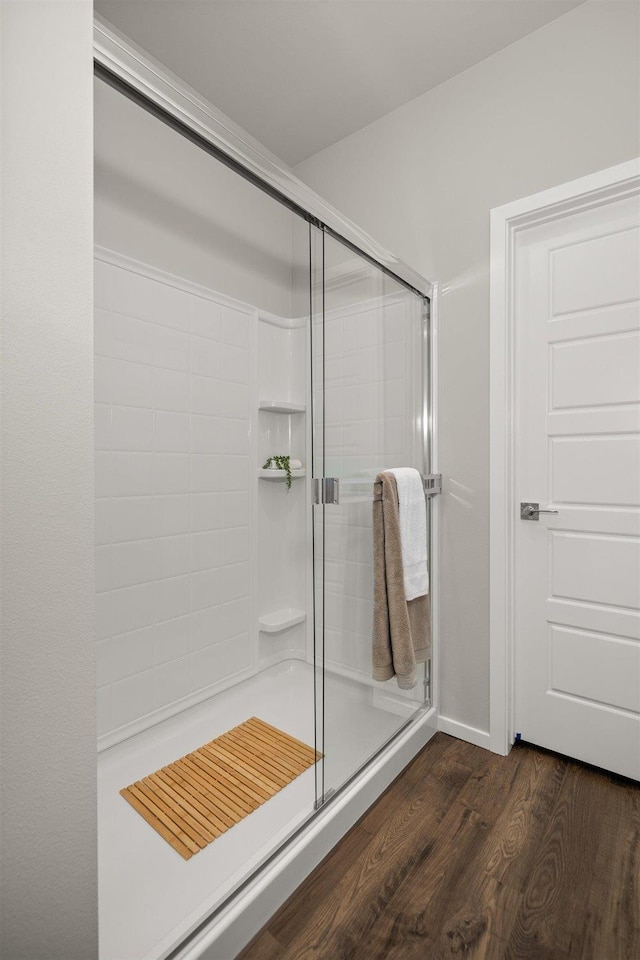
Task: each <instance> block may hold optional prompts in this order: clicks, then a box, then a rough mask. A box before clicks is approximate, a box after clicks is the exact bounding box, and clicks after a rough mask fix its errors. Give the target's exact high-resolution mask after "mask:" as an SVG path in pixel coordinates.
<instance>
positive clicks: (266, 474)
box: [258, 467, 305, 481]
mask: <svg viewBox="0 0 640 960" xmlns="http://www.w3.org/2000/svg"><path fill="white" fill-rule="evenodd" d="M304 475H305V472H304V467H303V468H302V469H301V470H292V471H291V479H292V480H298V479H299V478H300V477H304ZM258 476H259V477H260V479H261V480H280V481H282V480H286V479H287V471H286V470H258Z"/></svg>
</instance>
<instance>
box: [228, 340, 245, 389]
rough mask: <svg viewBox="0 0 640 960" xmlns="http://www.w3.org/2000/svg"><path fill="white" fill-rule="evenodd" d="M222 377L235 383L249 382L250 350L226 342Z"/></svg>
mask: <svg viewBox="0 0 640 960" xmlns="http://www.w3.org/2000/svg"><path fill="white" fill-rule="evenodd" d="M222 378H223V380H231V381H233V382H234V383H249V351H248V350H243V349H242V348H241V347H233V346H231V345H229V344H225V348H224V356H223V358H222Z"/></svg>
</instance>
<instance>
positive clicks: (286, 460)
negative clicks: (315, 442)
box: [262, 454, 291, 490]
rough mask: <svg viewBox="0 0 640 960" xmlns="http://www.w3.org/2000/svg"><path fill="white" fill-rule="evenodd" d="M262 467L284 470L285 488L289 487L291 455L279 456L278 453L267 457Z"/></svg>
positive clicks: (288, 488)
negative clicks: (285, 474)
mask: <svg viewBox="0 0 640 960" xmlns="http://www.w3.org/2000/svg"><path fill="white" fill-rule="evenodd" d="M262 469H263V470H269V469H276V470H285V471H286V473H287V490H290V489H291V457H285V456H281V455H280V454H277V455H276V456H274V457H269V459H268V460H267V462H266V463H265V464H264V466H263V467H262Z"/></svg>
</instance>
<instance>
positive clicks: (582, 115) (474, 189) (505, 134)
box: [296, 2, 640, 730]
mask: <svg viewBox="0 0 640 960" xmlns="http://www.w3.org/2000/svg"><path fill="white" fill-rule="evenodd" d="M638 11H639V7H638V5H637V4H636V3H632V2H629V3H627V2H608V3H592V2H589V3H586V4H585V5H583V6H581V7H579V8H577V9H575V10H574V11H572V12H570V13H568V14H566V15H565V16H564V17H562V18H560V19H558V20H556V21H554V22H553V23H551V24H549V25H548V26H546V27H543V28H542V29H540V30H538V31H537V32H536V33H533V34H531V35H529V36H527V37H525V38H524V39H522V40H520V41H518V42H517V43H515V44H513V45H512V46H510V47H508V48H506V49H505V50H503V51H501V52H500V53H497V54H495V55H494V56H492V57H490V58H489V59H487V60H485V61H484V62H482V63H480V64H478V65H477V66H475V67H472V68H471V69H469V70H468V71H466V72H465V73H463V74H460V75H459V76H457V77H454V78H453V79H452V80H450V81H448V82H447V83H445V84H443V85H442V86H440V87H438V88H436V89H435V90H433V91H431V92H430V93H428V94H425V95H424V96H422V97H419V98H417V99H416V100H414V101H412V102H411V103H409V104H406V105H405V106H404V107H401V108H400V109H398V110H396V111H394V112H393V113H391V114H389V115H388V116H386V117H383V118H382V119H381V120H379V121H377V122H376V123H374V124H372V125H371V126H369V127H366V128H365V129H363V130H361V131H359V132H358V133H356V134H354V135H353V136H351V137H348V138H347V139H345V140H343V141H341V142H340V143H338V144H336V145H334V146H333V147H330V148H328V149H327V150H325V151H323V152H322V153H320V154H318V155H316V156H315V157H312V158H311V159H310V160H308V161H306V162H305V163H303V164H301V165H300V166H299V167H298V168H297V169H296V173H297V174H298V175H299V176H300V177H301V178H302V179H303V180H305V181H306V182H307V183H308V184H309V185H310V186H311V187H312V188H313V189H315V190H317V191H318V193H320V194H321V195H323V196H325V197H326V198H327V199H328V200H329V201H330V202H332V203H333V204H335V205H336V206H337V207H338V208H339V209H341V210H342V211H343V212H344V213H345V214H347V215H348V216H350V217H351V218H352V219H353V220H355V221H356V222H357V223H359V224H361V225H362V226H363V227H364V228H366V229H367V230H369V232H370V233H371V234H372V235H373V236H375V237H376V238H377V239H378V240H380V241H381V242H382V243H384V244H385V245H386V246H387V247H388V248H389V249H391V250H393V251H394V252H395V253H397V254H398V255H399V256H400V257H402V258H403V259H404V260H405V261H407V262H408V263H410V264H412V266H414V267H415V268H416V269H418V270H419V271H420V272H421V273H423V274H424V275H426V276H427V277H429V278H430V279H434V280H435V279H437V280H440V281H441V282H442V286H443V299H442V318H441V319H442V323H441V330H442V332H441V344H440V347H441V349H440V377H441V401H440V407H441V415H442V420H441V431H440V436H441V464H442V469H443V472H444V475H445V489H444V504H443V506H444V510H443V525H442V544H443V548H442V559H443V563H442V572H441V583H442V606H441V656H440V662H441V710H442V713H443V714H444V715H446V716H448V717H452V718H454V719H455V720H457V721H460V722H462V723H465V724H468V725H470V726H473V727H476V728H480V729H481V730H487V729H488V724H489V638H488V601H489V594H488V532H489V531H488V464H489V437H488V389H489V355H488V339H489V337H488V334H489V273H488V259H489V210H490V209H491V208H492V207H494V206H498V205H500V204H503V203H506V202H508V201H510V200H514V199H516V198H518V197H522V196H526V195H528V194H530V193H534V192H535V191H538V190H542V189H544V188H546V187H550V186H552V185H554V184H558V183H562V182H564V181H566V180H570V179H573V178H575V177H579V176H582V175H584V174H586V173H589V172H592V171H594V170H598V169H601V168H604V167H607V166H611V165H613V164H616V163H620V162H621V161H623V160H627V159H629V158H631V157H633V156H637V155H638V153H639V152H640V143H639V122H640V100H639V69H638V68H639V55H638V37H639V30H638ZM428 55H429V42H428V37H426V38H425V56H428Z"/></svg>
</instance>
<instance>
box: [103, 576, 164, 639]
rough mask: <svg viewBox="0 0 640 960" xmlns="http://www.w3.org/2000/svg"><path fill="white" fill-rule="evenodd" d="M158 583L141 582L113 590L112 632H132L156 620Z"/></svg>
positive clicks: (109, 594) (111, 598)
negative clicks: (133, 585)
mask: <svg viewBox="0 0 640 960" xmlns="http://www.w3.org/2000/svg"><path fill="white" fill-rule="evenodd" d="M155 594H156V584H155V583H141V584H138V585H137V586H135V587H124V588H123V589H122V590H111V591H110V592H109V593H108V594H105V596H108V597H109V601H110V606H111V633H112V635H114V636H115V635H116V634H118V633H130V632H131V630H138V629H139V628H140V627H148V626H150V625H151V624H152V623H154V622H155V621H156V619H157V618H156V607H155V599H156V596H155Z"/></svg>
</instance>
